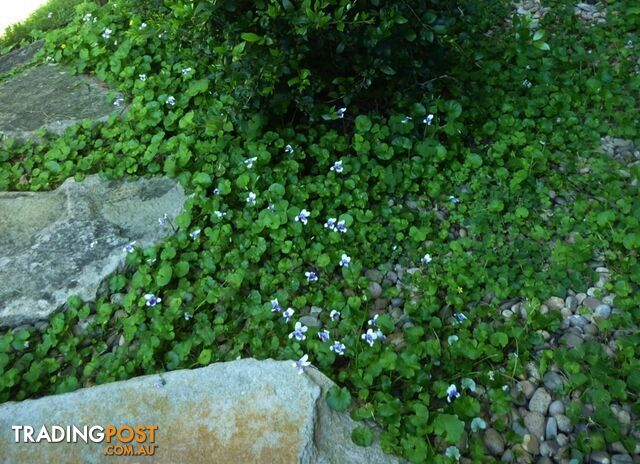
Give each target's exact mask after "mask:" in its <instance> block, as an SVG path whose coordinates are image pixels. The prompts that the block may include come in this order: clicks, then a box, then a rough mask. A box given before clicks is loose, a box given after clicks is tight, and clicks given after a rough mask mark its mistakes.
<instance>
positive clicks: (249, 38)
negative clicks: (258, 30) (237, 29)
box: [240, 32, 262, 42]
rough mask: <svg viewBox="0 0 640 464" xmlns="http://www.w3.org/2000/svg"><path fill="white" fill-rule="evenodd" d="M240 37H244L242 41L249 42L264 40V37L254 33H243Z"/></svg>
mask: <svg viewBox="0 0 640 464" xmlns="http://www.w3.org/2000/svg"><path fill="white" fill-rule="evenodd" d="M240 37H242V40H245V41H247V42H258V41H259V40H260V39H262V37H260V36H259V35H258V34H254V33H253V32H243V33H242V34H240Z"/></svg>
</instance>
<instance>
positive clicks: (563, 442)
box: [556, 433, 569, 447]
mask: <svg viewBox="0 0 640 464" xmlns="http://www.w3.org/2000/svg"><path fill="white" fill-rule="evenodd" d="M556 442H557V443H558V446H560V447H562V446H567V444H568V443H569V437H567V436H566V435H565V434H564V433H559V434H558V436H557V437H556Z"/></svg>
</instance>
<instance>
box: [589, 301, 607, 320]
mask: <svg viewBox="0 0 640 464" xmlns="http://www.w3.org/2000/svg"><path fill="white" fill-rule="evenodd" d="M593 315H594V316H595V317H599V318H600V319H609V317H611V306H609V305H606V304H601V305H598V306H596V309H595V310H594V311H593Z"/></svg>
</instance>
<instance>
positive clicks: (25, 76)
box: [0, 65, 119, 141]
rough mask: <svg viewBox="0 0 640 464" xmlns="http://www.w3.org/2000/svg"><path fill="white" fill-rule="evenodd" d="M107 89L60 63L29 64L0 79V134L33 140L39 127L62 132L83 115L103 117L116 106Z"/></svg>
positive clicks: (82, 117) (95, 117) (107, 115)
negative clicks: (18, 71)
mask: <svg viewBox="0 0 640 464" xmlns="http://www.w3.org/2000/svg"><path fill="white" fill-rule="evenodd" d="M109 93H110V90H109V88H108V87H106V86H105V85H104V84H103V83H101V82H100V81H98V80H96V79H94V78H91V77H89V76H84V75H80V76H74V75H72V74H70V73H69V72H68V71H66V70H65V68H63V67H62V66H59V65H42V66H37V67H34V68H29V69H27V70H26V71H24V72H22V73H20V74H17V75H15V76H13V77H12V78H10V79H9V80H7V81H5V82H2V83H0V134H4V135H5V136H6V137H8V138H13V139H16V140H18V141H24V140H35V139H37V136H36V131H38V129H44V130H45V131H47V132H52V133H55V134H62V132H64V130H65V129H66V128H67V127H70V126H72V125H74V124H77V123H79V122H81V121H82V120H83V119H91V120H95V121H104V120H106V119H108V117H109V115H110V114H112V113H114V111H118V110H119V108H117V107H116V106H114V105H113V101H110V100H109V98H108V95H109Z"/></svg>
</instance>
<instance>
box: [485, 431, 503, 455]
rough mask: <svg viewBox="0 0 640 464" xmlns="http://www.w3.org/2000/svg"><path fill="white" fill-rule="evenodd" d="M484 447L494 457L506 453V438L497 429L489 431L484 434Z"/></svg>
mask: <svg viewBox="0 0 640 464" xmlns="http://www.w3.org/2000/svg"><path fill="white" fill-rule="evenodd" d="M484 446H485V447H486V448H487V451H489V453H491V454H492V455H493V456H498V455H500V454H502V453H503V452H504V438H502V435H501V434H499V433H498V432H497V431H496V430H495V429H487V430H486V431H485V432H484Z"/></svg>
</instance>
